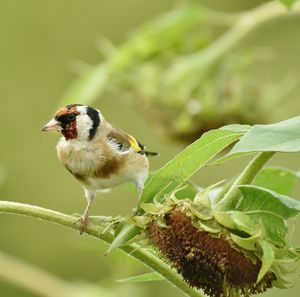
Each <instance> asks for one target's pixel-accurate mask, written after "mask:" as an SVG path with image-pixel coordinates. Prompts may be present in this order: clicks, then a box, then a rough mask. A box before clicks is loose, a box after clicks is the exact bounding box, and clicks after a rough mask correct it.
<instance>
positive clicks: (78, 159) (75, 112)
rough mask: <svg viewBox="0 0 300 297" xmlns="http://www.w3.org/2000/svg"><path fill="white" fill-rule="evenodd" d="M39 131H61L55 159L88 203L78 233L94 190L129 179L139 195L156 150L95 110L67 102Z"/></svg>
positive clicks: (84, 224)
mask: <svg viewBox="0 0 300 297" xmlns="http://www.w3.org/2000/svg"><path fill="white" fill-rule="evenodd" d="M42 131H43V132H49V131H57V132H59V133H61V134H62V137H61V138H60V139H59V141H58V143H57V145H56V151H57V155H58V159H59V161H60V162H61V163H62V165H63V166H64V167H65V168H66V169H67V170H68V171H69V172H70V173H71V174H72V175H73V176H74V177H75V178H76V179H77V180H78V181H79V182H80V183H81V184H82V186H83V189H84V193H85V197H86V199H87V206H86V208H85V210H84V212H83V214H82V216H81V217H80V218H79V219H77V220H76V221H75V223H79V224H80V226H79V230H80V234H82V233H83V232H88V223H89V209H90V207H91V205H92V203H93V201H94V200H95V196H96V192H97V191H103V190H104V191H105V190H106V189H110V188H111V187H114V186H117V185H119V184H122V183H126V182H129V183H130V182H131V183H133V184H134V185H135V187H136V188H137V191H138V198H140V196H141V193H142V191H143V188H144V184H145V181H146V179H147V177H148V172H149V161H148V156H154V155H157V153H156V152H150V151H148V150H147V149H146V146H145V145H143V144H141V143H140V142H138V141H137V140H136V139H135V137H133V136H132V135H130V134H128V133H126V132H125V131H123V130H122V129H120V128H118V127H116V126H114V125H112V124H110V123H109V122H108V121H107V120H106V119H105V118H104V116H103V115H102V113H101V112H100V111H99V110H98V109H95V108H93V107H90V106H88V105H85V104H69V105H67V106H65V107H62V108H60V109H59V110H57V112H56V113H55V115H54V117H53V118H52V119H51V120H50V121H49V122H48V123H47V124H46V125H45V126H44V127H43V128H42Z"/></svg>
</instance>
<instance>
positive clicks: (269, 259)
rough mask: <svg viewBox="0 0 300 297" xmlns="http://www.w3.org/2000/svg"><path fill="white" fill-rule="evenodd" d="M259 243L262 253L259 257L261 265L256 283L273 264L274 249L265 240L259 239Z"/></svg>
mask: <svg viewBox="0 0 300 297" xmlns="http://www.w3.org/2000/svg"><path fill="white" fill-rule="evenodd" d="M259 244H260V246H261V249H262V252H263V255H262V257H261V258H260V259H261V262H262V265H261V268H260V271H259V274H258V277H257V281H256V283H259V282H260V281H261V280H262V278H263V277H264V276H265V274H266V273H267V272H268V271H269V269H270V268H271V266H272V264H273V261H274V259H275V253H274V249H273V246H272V245H271V244H270V243H268V242H267V241H265V240H260V241H259Z"/></svg>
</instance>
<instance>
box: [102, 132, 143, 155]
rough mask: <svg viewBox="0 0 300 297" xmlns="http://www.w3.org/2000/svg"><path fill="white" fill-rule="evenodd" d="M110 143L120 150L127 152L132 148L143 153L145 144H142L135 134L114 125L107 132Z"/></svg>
mask: <svg viewBox="0 0 300 297" xmlns="http://www.w3.org/2000/svg"><path fill="white" fill-rule="evenodd" d="M107 140H108V143H109V144H110V145H111V146H112V147H113V148H114V149H115V150H117V151H118V152H121V153H125V152H128V151H130V150H133V151H135V152H136V153H140V154H143V152H144V151H143V150H144V146H143V145H141V144H140V143H139V142H138V141H137V140H136V139H135V138H134V137H133V136H131V135H130V134H128V133H126V132H124V131H123V130H121V129H120V128H117V127H112V129H111V131H110V132H109V133H108V134H107Z"/></svg>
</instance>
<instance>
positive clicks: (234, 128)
mask: <svg viewBox="0 0 300 297" xmlns="http://www.w3.org/2000/svg"><path fill="white" fill-rule="evenodd" d="M250 128H251V126H250V125H240V124H232V125H226V126H223V127H221V128H220V129H221V130H227V131H230V132H236V133H243V134H244V133H246V132H248V131H249V129H250Z"/></svg>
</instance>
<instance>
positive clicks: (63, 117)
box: [55, 105, 80, 140]
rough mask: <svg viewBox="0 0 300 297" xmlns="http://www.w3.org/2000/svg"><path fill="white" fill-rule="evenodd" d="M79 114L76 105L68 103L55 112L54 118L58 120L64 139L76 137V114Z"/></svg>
mask: <svg viewBox="0 0 300 297" xmlns="http://www.w3.org/2000/svg"><path fill="white" fill-rule="evenodd" d="M79 114H80V112H79V111H78V110H77V107H76V105H68V106H66V107H63V108H61V109H59V110H58V111H57V112H56V114H55V119H56V120H57V121H58V122H60V124H61V128H62V130H61V133H62V134H63V136H64V137H65V139H66V140H69V139H74V138H76V137H77V127H76V116H77V115H79Z"/></svg>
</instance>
